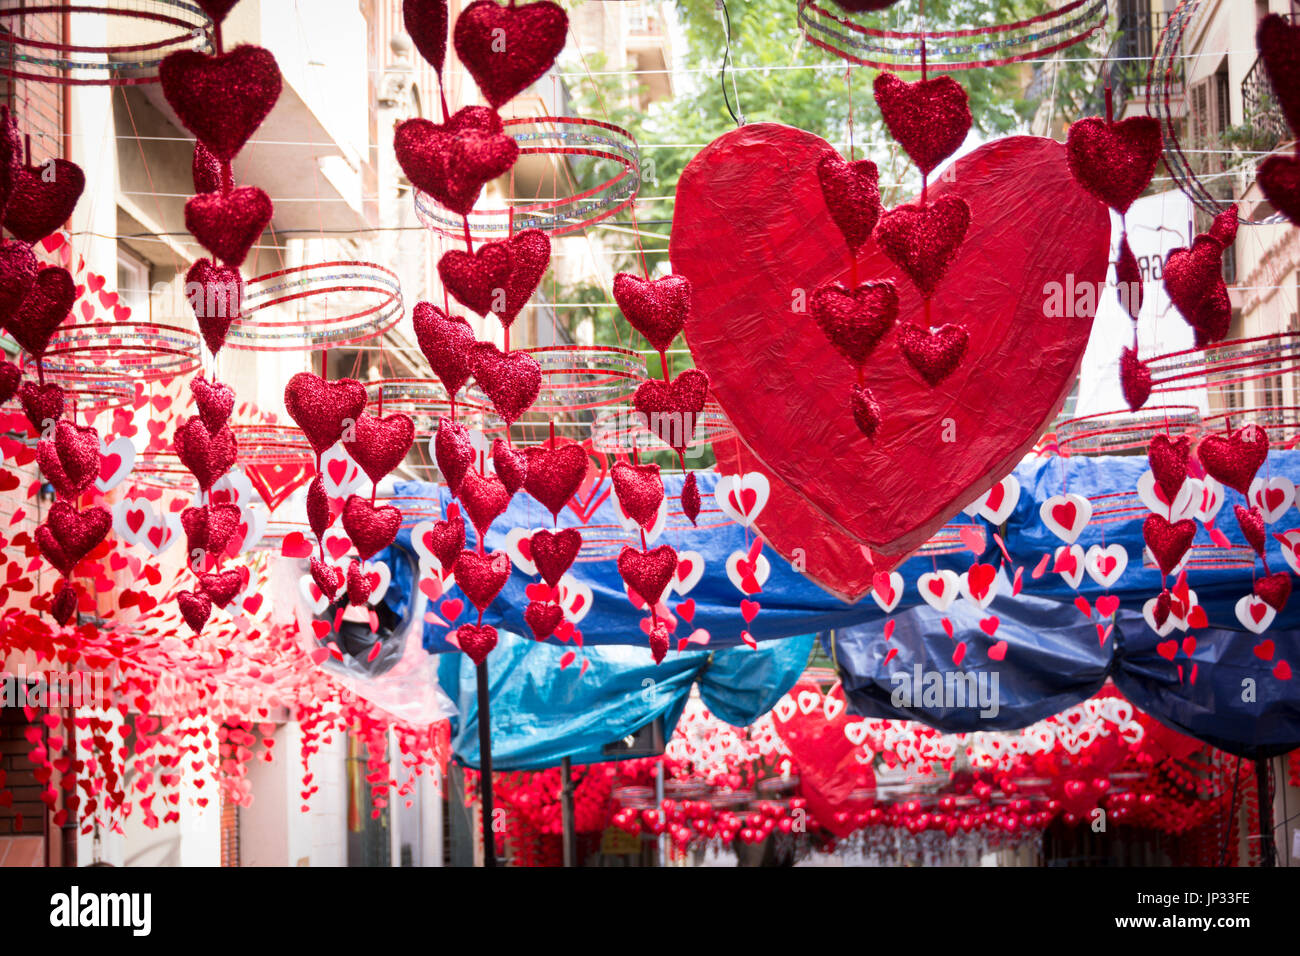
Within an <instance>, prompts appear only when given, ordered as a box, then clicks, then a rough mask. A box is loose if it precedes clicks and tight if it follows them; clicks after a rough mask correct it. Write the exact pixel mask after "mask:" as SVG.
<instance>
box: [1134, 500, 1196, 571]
mask: <svg viewBox="0 0 1300 956" xmlns="http://www.w3.org/2000/svg"><path fill="white" fill-rule="evenodd" d="M1195 537H1196V522H1195V521H1193V520H1192V519H1191V518H1183V519H1182V520H1181V521H1175V522H1174V523H1173V524H1170V523H1169V521H1168V519H1166V518H1164V517H1162V516H1161V515H1157V514H1152V515H1147V520H1146V521H1144V522H1142V538H1143V540H1145V541H1146V543H1147V547H1148V548H1150V549H1151V553H1152V554H1153V555H1155V559H1156V563H1157V564H1159V565H1160V571H1161V573H1162V574H1172V573H1173V570H1174V568H1176V567H1178V562H1179V561H1181V560H1182V559H1183V555H1184V554H1186V553H1187V549H1188V548H1190V547H1191V546H1192V539H1193V538H1195Z"/></svg>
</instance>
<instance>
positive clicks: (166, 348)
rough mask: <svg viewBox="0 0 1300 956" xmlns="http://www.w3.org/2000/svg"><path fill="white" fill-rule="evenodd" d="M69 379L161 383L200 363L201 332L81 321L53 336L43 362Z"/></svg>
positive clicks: (151, 324) (154, 325) (153, 324)
mask: <svg viewBox="0 0 1300 956" xmlns="http://www.w3.org/2000/svg"><path fill="white" fill-rule="evenodd" d="M42 364H43V365H44V366H45V369H46V371H47V372H49V373H51V374H52V375H55V376H57V377H60V378H64V379H67V380H68V381H76V380H78V379H84V378H89V379H94V380H99V379H104V378H105V377H120V378H128V379H132V380H135V381H140V382H156V381H158V380H160V379H171V378H175V377H177V376H185V375H189V374H190V373H191V372H194V371H195V370H197V369H198V367H199V335H198V333H197V332H195V331H193V330H192V329H184V328H181V327H180V326H176V325H163V324H161V323H157V322H131V321H126V322H75V323H72V324H67V323H65V324H63V325H61V326H59V328H58V329H57V330H56V331H55V333H54V335H53V336H51V338H50V344H49V347H48V348H46V350H45V358H44V361H43V363H42Z"/></svg>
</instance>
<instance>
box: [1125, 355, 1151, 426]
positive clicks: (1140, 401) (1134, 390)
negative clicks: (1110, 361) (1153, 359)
mask: <svg viewBox="0 0 1300 956" xmlns="http://www.w3.org/2000/svg"><path fill="white" fill-rule="evenodd" d="M1119 387H1120V390H1121V391H1123V393H1124V401H1125V402H1126V403H1127V404H1128V407H1129V408H1131V409H1132V410H1133V411H1135V412H1136V411H1137V410H1138V409H1139V408H1141V407H1142V406H1143V405H1145V404H1146V403H1147V399H1148V398H1150V397H1151V369H1150V368H1148V367H1147V365H1146V363H1145V362H1143V361H1141V360H1140V359H1139V358H1138V354H1137V351H1136V350H1135V349H1131V348H1128V347H1127V346H1125V348H1124V351H1122V352H1120V354H1119Z"/></svg>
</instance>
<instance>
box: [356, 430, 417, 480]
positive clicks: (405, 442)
mask: <svg viewBox="0 0 1300 956" xmlns="http://www.w3.org/2000/svg"><path fill="white" fill-rule="evenodd" d="M345 435H346V431H345ZM414 442H415V422H413V421H412V420H411V416H409V415H404V414H402V413H401V412H396V413H394V414H392V415H385V416H384V417H383V418H378V417H376V416H374V415H369V414H367V413H365V412H362V413H361V414H360V415H358V416H357V420H356V422H355V423H354V424H353V426H352V439H351V440H350V441H349V440H348V439H347V438H346V437H345V438H344V439H343V447H344V448H346V449H347V451H348V454H349V455H351V456H352V460H353V461H355V462H356V463H357V464H358V465H359V466H360V467H361V470H362V471H364V472H365V473H366V477H367V478H369V479H370V480H371V481H373V482H374V483H375V484H379V482H380V481H381V480H383V478H384V477H385V476H386V475H388V474H389V473H390V472H391V471H392V470H393V469H394V468H396V467H397V466H398V465H400V464H401V463H402V462H403V461H405V460H406V456H407V454H408V453H409V452H410V450H411V445H412V444H413V443H414Z"/></svg>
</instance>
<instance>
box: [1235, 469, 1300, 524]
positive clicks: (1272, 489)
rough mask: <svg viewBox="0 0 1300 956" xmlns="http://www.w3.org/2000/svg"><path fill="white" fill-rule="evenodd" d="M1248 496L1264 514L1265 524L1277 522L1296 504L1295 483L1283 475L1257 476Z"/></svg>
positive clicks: (1251, 484)
mask: <svg viewBox="0 0 1300 956" xmlns="http://www.w3.org/2000/svg"><path fill="white" fill-rule="evenodd" d="M1247 498H1249V500H1250V503H1251V504H1252V505H1254V506H1255V507H1256V508H1258V509H1259V512H1260V514H1262V515H1263V516H1264V522H1265V524H1275V523H1277V522H1278V521H1279V520H1281V518H1282V517H1283V516H1284V515H1286V513H1287V512H1288V511H1290V510H1291V506H1292V505H1293V504H1295V484H1294V483H1293V482H1292V481H1291V479H1290V478H1287V477H1285V476H1282V475H1279V476H1278V477H1277V478H1269V479H1265V478H1263V477H1256V479H1255V480H1254V481H1252V482H1251V483H1250V494H1249V495H1247Z"/></svg>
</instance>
